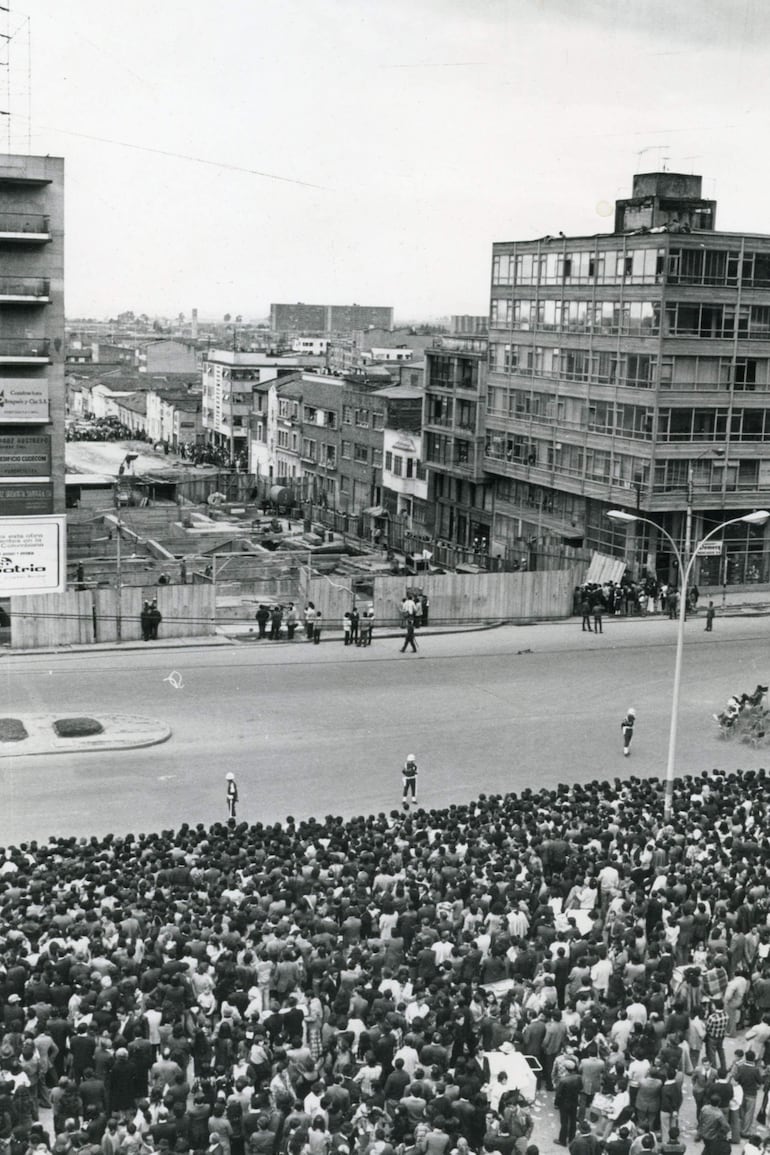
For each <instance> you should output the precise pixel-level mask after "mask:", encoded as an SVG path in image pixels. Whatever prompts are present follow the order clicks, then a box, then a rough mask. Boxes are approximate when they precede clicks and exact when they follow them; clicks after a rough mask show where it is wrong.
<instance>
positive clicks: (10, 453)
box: [0, 434, 51, 478]
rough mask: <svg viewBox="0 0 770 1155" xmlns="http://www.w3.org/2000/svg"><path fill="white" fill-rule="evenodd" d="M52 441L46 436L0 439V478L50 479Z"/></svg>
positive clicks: (21, 435)
mask: <svg viewBox="0 0 770 1155" xmlns="http://www.w3.org/2000/svg"><path fill="white" fill-rule="evenodd" d="M50 474H51V439H50V437H48V436H47V435H46V434H40V435H39V436H36V437H35V436H29V437H28V436H26V435H24V434H19V435H17V436H13V437H0V478H3V477H49V476H50Z"/></svg>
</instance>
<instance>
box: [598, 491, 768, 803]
mask: <svg viewBox="0 0 770 1155" xmlns="http://www.w3.org/2000/svg"><path fill="white" fill-rule="evenodd" d="M688 504H689V503H688ZM607 517H608V518H609V519H610V520H611V521H616V522H625V523H626V524H629V523H631V522H635V521H642V522H646V523H647V525H652V526H654V527H655V529H657V530H658V531H659V532H660V533H662V534H663V536H664V537H666V538H668V541H669V543H670V545H671V548H672V550H673V551H674V556H675V557H676V560H677V564H678V566H679V574H680V582H679V616H678V619H677V631H676V658H675V661H674V686H673V690H672V693H671V725H670V727H669V733H668V757H667V760H666V787H665V794H664V799H663V820H664V822H668V821H669V820H670V818H671V808H672V802H673V797H674V766H675V762H676V732H677V724H678V721H679V691H680V688H681V682H682V654H683V651H684V623H685V619H686V613H687V586H688V583H689V580H690V571H691V569H692V567H693V563H694V562H695V559H696V557H697V556H698V550H699V549H700V547H701V546H702V545H703V544H704V543H705V542H707V541H711V539H712V538H713V537H715V536H716V534H718V533H721V532H722V530H723V529H726V528H727V527H728V525H737V524H738V523H739V522H744V523H745V524H746V525H764V524H765V522H766V521H767V520H768V519H770V511H768V510H766V509H758V510H755V512H754V513H745V514H744V515H743V516H742V517H731V518H730V519H729V520H728V521H723V522H722V523H721V524H720V525H717V526H715V527H714V529H712V530H711V531H710V532H709V533H707V534H706V536H705V537H704V538H702V539H701V541H700V542H699V543H698V545H697V547H696V548H695V549H694V550H693V551H692V553H689V544H690V542H689V536H688V538H687V543H688V553H686V554H685V555H684V557H682V554H681V552H680V550H679V548H678V546H677V545H676V542H675V541H674V539H673V538H672V536H671V534H670V533H668V531H667V530H665V529H663V527H662V526H660V525H658V524H657V522H654V521H650V519H649V518H648V517H640V516H639V515H638V514H634V513H626V512H625V510H622V509H610V510H608V511H607Z"/></svg>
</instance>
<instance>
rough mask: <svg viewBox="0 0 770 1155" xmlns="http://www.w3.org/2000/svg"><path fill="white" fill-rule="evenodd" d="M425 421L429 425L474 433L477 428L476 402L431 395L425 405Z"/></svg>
mask: <svg viewBox="0 0 770 1155" xmlns="http://www.w3.org/2000/svg"><path fill="white" fill-rule="evenodd" d="M425 421H426V424H428V425H444V426H446V427H447V428H453V427H454V428H458V429H465V430H467V431H468V432H471V433H472V432H473V431H474V430H475V428H476V402H475V401H466V400H465V399H463V398H455V397H444V396H441V395H438V394H430V395H428V397H427V399H426V404H425Z"/></svg>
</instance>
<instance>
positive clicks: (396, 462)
mask: <svg viewBox="0 0 770 1155" xmlns="http://www.w3.org/2000/svg"><path fill="white" fill-rule="evenodd" d="M393 473H394V474H395V476H396V477H403V475H404V459H403V457H402V456H401V455H400V454H399V453H394V454H393Z"/></svg>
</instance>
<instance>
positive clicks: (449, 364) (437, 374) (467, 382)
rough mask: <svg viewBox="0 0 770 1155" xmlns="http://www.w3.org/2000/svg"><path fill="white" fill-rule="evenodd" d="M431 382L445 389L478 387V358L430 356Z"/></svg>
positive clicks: (433, 354)
mask: <svg viewBox="0 0 770 1155" xmlns="http://www.w3.org/2000/svg"><path fill="white" fill-rule="evenodd" d="M429 365H430V382H431V384H432V385H439V386H441V387H442V388H444V389H454V388H458V389H474V390H476V389H478V387H479V362H478V360H477V359H476V358H469V357H451V356H446V357H442V356H438V355H436V354H435V353H431V355H430V358H429Z"/></svg>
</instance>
